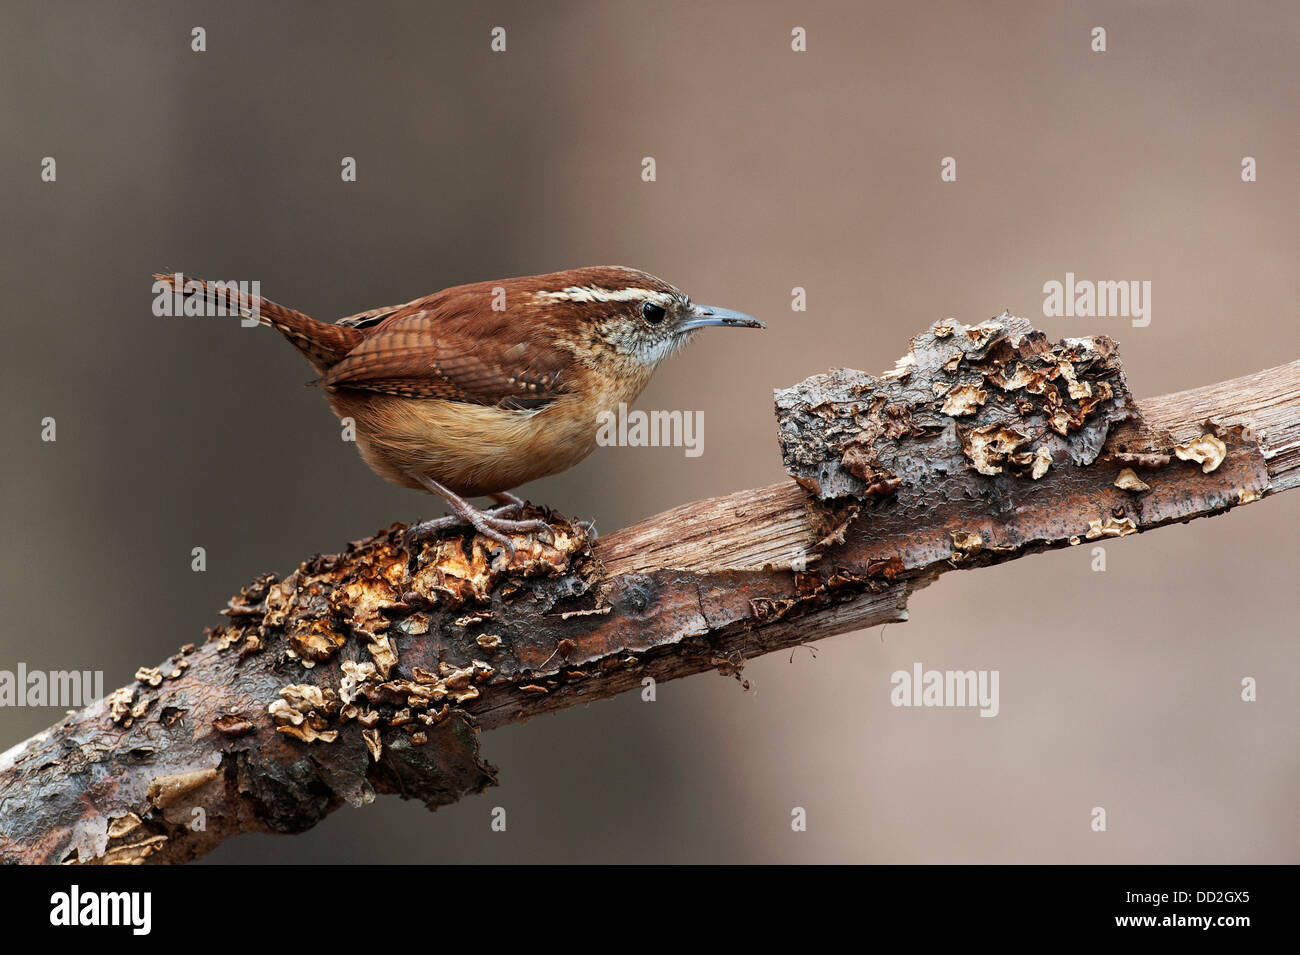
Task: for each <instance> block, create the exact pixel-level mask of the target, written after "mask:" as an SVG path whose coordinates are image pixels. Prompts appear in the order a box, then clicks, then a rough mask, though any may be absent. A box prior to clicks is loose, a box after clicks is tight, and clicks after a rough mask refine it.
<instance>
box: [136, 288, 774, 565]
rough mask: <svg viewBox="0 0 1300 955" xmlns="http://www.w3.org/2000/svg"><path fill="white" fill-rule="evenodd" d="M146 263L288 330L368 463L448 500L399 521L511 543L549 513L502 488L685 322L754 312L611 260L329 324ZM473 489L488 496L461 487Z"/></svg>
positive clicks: (553, 461)
mask: <svg viewBox="0 0 1300 955" xmlns="http://www.w3.org/2000/svg"><path fill="white" fill-rule="evenodd" d="M155 278H156V279H157V280H158V281H160V282H162V283H164V284H165V285H169V286H172V287H173V288H175V286H176V285H180V286H181V288H180V291H181V292H182V294H183V295H186V296H189V295H201V296H203V297H205V298H206V299H207V300H208V301H209V302H210V303H214V304H218V305H221V306H222V307H224V308H226V309H228V310H229V313H230V314H241V315H245V316H249V317H257V318H258V319H259V321H260V322H261V324H263V325H270V326H271V327H272V328H275V329H276V330H277V331H279V332H280V334H281V335H283V336H284V337H285V338H286V339H288V341H289V343H290V344H292V345H293V346H294V347H295V348H297V349H298V351H299V352H301V353H302V355H303V356H304V357H305V358H306V359H307V360H308V361H309V362H311V364H312V366H313V367H314V368H315V369H316V371H317V372H319V373H320V376H321V377H320V378H319V379H318V380H317V381H316V382H314V383H315V384H319V385H320V386H321V387H323V388H324V390H325V397H326V398H327V399H328V400H329V403H330V406H331V407H332V408H333V409H334V412H335V414H337V415H338V416H339V417H340V418H352V419H353V420H354V421H355V422H356V436H357V444H358V446H359V447H360V450H361V456H362V457H363V458H364V459H365V461H366V463H367V464H369V465H370V467H371V468H373V469H374V471H375V472H376V473H378V474H379V475H380V476H382V477H384V478H387V479H388V480H389V481H392V482H393V483H395V484H400V485H402V486H403V487H409V488H415V489H417V490H425V491H430V492H432V493H434V494H437V495H439V496H440V497H442V498H443V499H444V500H446V502H447V504H448V505H449V506H450V508H451V510H452V512H453V514H452V516H449V517H445V518H440V519H438V520H433V521H426V522H425V523H423V524H419V525H416V526H415V527H413V528H412V529H411V531H410V533H411V534H412V535H414V536H416V537H418V536H423V535H426V534H429V533H432V532H434V531H437V530H440V529H442V528H444V527H447V526H450V525H454V524H457V523H460V522H461V521H464V522H468V523H469V524H471V525H473V526H474V528H475V529H476V530H477V531H478V532H479V533H481V534H483V535H484V536H485V537H488V538H490V539H492V540H495V541H497V542H498V543H500V544H502V545H503V546H504V547H505V548H506V550H507V551H509V552H510V553H511V554H513V553H514V545H513V542H512V540H511V539H510V538H509V537H508V536H507V535H508V534H511V533H524V534H527V533H535V532H548V531H549V528H548V527H547V525H546V523H545V522H543V521H539V520H512V519H510V515H511V514H515V513H518V512H519V511H520V510H521V509H522V507H523V501H521V500H520V499H519V498H518V497H515V496H514V495H513V494H509V493H508V491H509V489H510V488H513V487H517V486H518V485H520V484H524V483H526V482H528V481H532V480H534V479H536V478H540V477H545V476H546V475H548V474H556V473H558V472H560V471H564V470H566V469H568V468H570V467H572V466H573V465H575V464H577V463H578V462H579V461H581V460H582V459H583V458H585V457H586V456H587V455H588V454H590V453H591V452H592V450H593V449H594V448H595V446H596V433H597V430H598V424H599V416H600V414H601V412H614V411H615V409H617V407H618V405H619V403H620V402H625V403H628V404H630V403H631V402H632V401H634V400H635V399H636V397H637V396H638V395H640V394H641V391H642V390H643V389H644V388H645V386H646V385H647V384H648V383H649V381H650V377H651V376H652V375H653V374H654V371H655V369H656V368H657V367H659V363H660V362H662V361H663V360H664V359H666V358H668V356H670V355H672V354H673V353H675V352H676V351H677V350H678V349H680V348H681V347H682V346H684V345H685V344H686V343H687V342H689V341H690V340H691V338H692V337H693V336H694V334H695V332H696V331H697V330H698V329H701V328H704V327H707V326H712V325H719V326H723V327H747V328H762V327H763V323H762V322H759V321H758V320H757V319H754V318H751V317H750V316H748V315H744V314H742V313H740V312H733V311H729V310H728V309H723V308H712V307H709V306H705V305H695V304H692V302H691V300H690V299H689V298H688V297H687V296H686V294H685V293H683V292H682V291H681V290H679V289H677V288H674V287H673V286H671V285H669V284H668V283H667V282H665V281H663V280H662V279H657V278H655V277H654V276H653V275H648V274H646V273H645V272H640V271H637V270H636V269H629V268H623V267H621V266H598V267H595V268H584V269H570V270H568V271H565V272H552V273H549V274H547V275H530V276H525V277H523V278H513V279H502V280H500V281H496V282H479V283H476V284H473V285H458V286H455V287H454V288H448V289H443V290H442V291H441V292H434V293H433V294H432V295H426V296H425V297H424V298H418V299H416V300H415V301H413V302H407V303H406V304H405V305H395V306H392V307H390V308H376V309H371V310H370V311H368V312H361V313H360V314H357V315H351V316H348V317H347V318H341V319H339V320H338V321H337V322H335V323H334V324H327V323H325V322H319V321H317V320H315V319H314V318H310V317H308V316H307V315H304V314H303V313H302V312H298V311H294V310H293V309H291V308H285V307H284V306H282V305H276V304H275V303H274V302H269V301H266V300H265V299H260V298H258V299H254V298H252V297H249V296H246V295H241V294H240V293H238V292H237V291H236V290H235V289H233V288H231V287H230V286H228V285H225V284H224V283H210V282H203V281H200V280H196V279H191V278H188V277H184V276H175V277H173V276H167V275H157V276H155ZM479 495H485V496H488V497H490V498H492V499H493V501H494V502H496V504H497V505H498V506H496V507H494V508H492V509H490V510H480V509H479V508H476V507H474V506H473V505H471V504H470V503H469V502H468V501H466V500H465V498H467V497H475V496H479Z"/></svg>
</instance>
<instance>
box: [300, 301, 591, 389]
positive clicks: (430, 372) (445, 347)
mask: <svg viewBox="0 0 1300 955" xmlns="http://www.w3.org/2000/svg"><path fill="white" fill-rule="evenodd" d="M412 304H413V305H414V304H415V303H412ZM440 311H441V312H442V316H441V317H439V318H435V317H434V315H435V313H434V312H433V311H430V310H428V309H420V310H418V311H414V312H411V313H408V314H400V313H397V314H390V315H389V316H388V317H386V318H384V319H382V320H381V321H380V324H379V325H378V326H375V327H373V330H372V331H371V332H370V334H369V335H368V336H367V337H366V338H365V340H364V341H362V342H361V343H360V344H359V345H357V346H356V348H354V349H353V350H352V351H350V352H348V354H347V356H346V357H344V358H343V359H342V360H341V361H339V362H338V364H336V365H334V366H333V367H332V368H330V369H329V371H328V372H327V373H326V374H325V376H324V377H323V378H322V379H321V383H322V384H324V385H325V386H327V387H330V388H355V389H359V390H362V391H377V392H383V393H385V394H391V395H401V396H404V397H410V398H442V399H445V400H447V401H464V402H468V403H471V404H480V405H493V406H498V407H503V408H517V409H528V408H540V407H543V406H544V405H547V404H549V403H550V402H552V401H554V400H555V399H556V398H557V397H558V396H559V395H561V394H563V393H564V391H565V385H566V379H567V375H566V374H565V371H566V369H567V367H568V366H569V364H570V362H571V361H572V357H571V355H569V354H568V353H566V352H562V351H559V350H557V349H555V348H554V347H552V346H549V345H547V344H546V342H545V341H544V336H540V335H539V334H538V331H539V330H538V329H536V328H526V327H518V326H517V325H513V324H511V323H510V322H508V321H507V320H506V319H505V318H504V317H503V316H494V315H489V316H487V317H478V316H475V315H473V314H466V313H459V314H458V313H456V312H452V313H451V314H447V313H446V312H445V311H444V310H440ZM362 327H364V326H362Z"/></svg>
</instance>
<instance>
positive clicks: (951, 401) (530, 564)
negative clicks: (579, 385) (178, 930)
mask: <svg viewBox="0 0 1300 955" xmlns="http://www.w3.org/2000/svg"><path fill="white" fill-rule="evenodd" d="M1066 366H1068V367H1066ZM778 418H779V422H780V428H781V437H782V447H783V454H784V456H785V458H786V463H787V467H788V469H789V470H790V471H791V473H792V474H793V475H794V476H795V477H796V479H797V480H791V481H786V482H782V483H780V484H776V485H772V486H769V487H765V488H758V489H754V490H749V491H741V492H737V493H734V494H729V495H726V496H723V497H718V498H713V499H710V500H705V501H697V502H695V503H693V504H688V505H684V506H682V507H678V508H674V509H673V510H670V511H667V512H665V513H663V514H660V515H658V516H656V517H654V518H651V519H649V520H647V521H643V522H641V523H639V524H636V525H633V526H632V527H628V528H625V529H623V530H621V531H618V532H616V533H614V534H612V535H610V536H608V537H606V538H603V539H601V540H600V541H597V542H595V543H594V544H593V543H592V542H591V541H589V540H588V539H587V538H586V536H585V535H584V533H583V531H582V530H581V529H580V528H577V527H575V526H573V525H571V524H569V523H568V522H567V521H565V520H564V519H563V518H560V517H558V516H556V515H554V514H550V513H549V512H546V511H544V510H540V509H533V513H536V514H537V515H538V516H543V517H545V518H546V519H547V520H548V521H549V522H550V523H551V525H552V526H553V528H554V530H555V540H554V541H553V542H551V543H541V542H537V541H524V540H523V539H519V542H518V543H519V547H518V550H517V553H516V556H515V559H514V560H513V561H511V562H509V563H508V564H507V562H506V561H505V558H504V555H503V554H501V553H500V552H499V551H498V550H497V549H496V548H495V545H491V542H489V541H485V540H483V539H482V538H478V537H474V536H472V535H471V534H470V533H469V532H468V531H467V532H465V533H463V534H460V535H457V536H453V537H450V538H447V539H442V540H437V541H431V542H427V543H424V544H422V545H420V547H419V548H418V550H417V551H415V552H412V551H410V550H409V549H408V548H407V546H406V544H405V541H404V538H403V535H402V530H403V528H401V527H400V526H394V527H393V528H389V529H388V530H386V531H383V532H381V533H380V534H377V535H375V536H374V537H372V538H368V539H366V540H363V541H359V542H356V543H354V544H352V545H350V546H349V547H348V549H347V550H345V551H344V552H343V553H341V554H338V555H335V556H330V557H314V558H312V559H311V560H308V561H306V562H305V563H304V564H303V565H302V566H301V567H299V568H298V570H296V571H295V572H294V573H293V574H291V575H289V576H288V577H287V578H285V579H284V580H279V579H277V578H275V577H273V576H271V575H267V576H264V577H262V578H259V579H258V580H257V581H255V582H254V583H253V584H251V585H250V586H249V587H248V588H245V590H244V591H243V593H242V594H241V595H240V596H239V597H237V598H235V599H234V600H232V602H231V606H230V608H229V609H228V610H227V615H228V616H229V618H230V619H229V621H228V622H227V623H226V624H225V625H224V626H222V627H220V628H218V629H217V630H215V631H213V632H212V634H211V635H210V637H209V639H208V640H207V641H206V642H205V643H203V644H202V645H201V646H199V647H193V648H187V649H186V650H184V651H182V652H181V653H179V654H177V655H175V656H174V657H172V658H171V659H169V660H168V661H167V662H166V663H164V664H163V665H162V666H161V667H159V668H156V669H142V670H141V671H140V673H139V674H138V679H137V682H136V683H135V684H133V685H132V686H130V687H126V688H123V689H122V690H119V691H118V692H116V693H114V694H113V695H111V696H110V697H109V698H108V699H106V700H104V701H100V702H99V703H96V704H94V705H92V706H90V707H87V708H86V709H84V710H82V711H81V712H79V713H76V714H74V715H72V716H70V717H68V718H66V719H64V720H63V721H61V722H60V723H59V724H57V725H55V726H54V727H51V728H50V729H49V730H46V731H45V732H43V733H41V734H39V735H37V736H36V737H33V738H32V739H30V740H27V741H26V742H24V743H21V744H19V745H18V746H15V747H14V748H13V749H11V750H9V752H7V753H5V754H4V755H3V756H0V858H2V859H4V860H6V861H21V862H37V861H42V862H62V861H65V860H71V861H81V862H137V861H142V860H145V859H148V860H149V861H185V860H187V859H191V858H194V857H196V856H198V855H201V854H202V853H204V852H206V851H208V850H209V849H210V848H211V847H212V846H214V845H216V844H217V843H219V842H220V841H222V840H223V839H225V838H227V837H229V836H231V835H234V834H236V833H239V832H245V831H273V832H295V831H301V830H303V829H305V828H308V827H310V826H311V825H314V824H315V823H316V822H317V821H319V820H320V819H321V818H322V817H323V816H324V815H325V814H327V813H328V812H330V811H332V810H333V809H335V808H337V807H338V806H340V805H342V804H344V803H351V804H361V803H364V802H367V801H369V800H371V799H373V798H374V796H375V795H376V794H378V793H398V794H400V795H402V796H404V797H406V798H418V799H421V800H423V801H424V802H426V803H427V804H428V805H429V806H430V807H436V806H438V805H443V804H446V803H448V802H451V801H453V800H455V799H457V798H459V797H460V796H462V795H465V794H467V793H473V792H478V791H480V790H481V789H482V788H483V787H485V786H487V785H490V784H491V783H492V782H493V781H494V779H495V771H494V770H493V769H492V767H491V766H489V765H487V764H486V763H484V762H483V761H482V759H481V758H480V756H479V754H478V741H477V731H478V729H490V728H492V727H495V726H500V725H503V724H505V723H509V722H514V721H519V720H524V719H528V718H531V717H533V716H536V715H538V714H541V713H546V712H550V711H552V710H557V709H561V708H563V707H566V706H571V705H574V704H575V703H581V702H586V701H589V700H593V699H599V698H603V697H608V696H611V695H614V694H616V693H619V692H622V691H624V690H627V689H630V688H633V687H637V686H639V685H640V684H641V683H642V681H644V680H646V679H655V680H665V679H672V678H674V677H679V676H685V675H688V674H691V673H698V672H701V671H704V670H709V669H713V670H719V671H721V672H723V673H727V674H732V675H735V676H736V677H737V678H738V679H741V678H742V677H741V670H742V667H743V665H744V661H745V660H747V659H750V658H752V657H754V656H757V655H759V654H762V653H766V652H769V651H772V650H777V649H782V648H786V647H789V646H793V645H795V644H798V643H801V642H805V641H808V640H814V639H818V638H820V637H823V636H828V635H830V634H835V633H842V632H845V631H849V630H855V629H863V628H866V627H869V626H872V625H875V624H879V623H882V622H889V621H900V620H904V619H906V605H907V599H908V596H909V595H910V594H911V593H912V591H914V590H915V589H917V588H918V587H922V586H925V585H926V584H928V583H930V582H931V581H933V580H934V579H935V578H936V577H937V576H938V575H939V574H941V573H944V572H946V571H949V570H953V569H957V568H965V567H974V566H980V565H982V564H987V563H994V562H1000V561H1004V560H1010V559H1013V558H1016V557H1020V556H1024V555H1026V554H1030V553H1034V552H1036V551H1040V550H1043V549H1045V548H1051V547H1065V546H1070V545H1071V544H1073V543H1079V542H1082V541H1084V540H1089V539H1097V538H1102V537H1112V536H1124V535H1127V534H1130V533H1137V532H1142V531H1146V530H1150V529H1153V528H1156V527H1160V526H1163V525H1166V524H1170V523H1173V522H1178V521H1186V520H1189V519H1191V518H1193V517H1200V516H1209V515H1212V514H1217V513H1221V512H1223V511H1225V510H1228V509H1230V508H1232V507H1234V506H1237V505H1239V504H1243V503H1249V502H1251V501H1255V500H1258V499H1260V498H1261V497H1264V496H1266V495H1268V494H1270V493H1276V492H1277V491H1279V490H1284V489H1287V488H1290V487H1294V486H1295V485H1296V484H1297V483H1300V477H1297V473H1298V472H1300V362H1295V363H1292V364H1290V365H1286V366H1282V367H1280V368H1274V369H1270V370H1268V371H1265V372H1260V373H1259V374H1256V375H1251V376H1248V377H1246V378H1240V379H1236V380H1233V381H1226V382H1222V383H1220V384H1218V385H1213V386H1209V387H1205V388H1198V389H1194V390H1191V391H1186V392H1181V393H1178V394H1173V395H1166V396H1163V397H1160V398H1153V399H1148V400H1144V401H1140V402H1134V401H1133V399H1132V397H1131V396H1130V394H1129V392H1128V389H1127V386H1126V384H1125V382H1124V378H1123V374H1122V370H1121V369H1120V366H1119V362H1118V355H1117V353H1116V351H1115V348H1114V345H1113V343H1110V342H1109V341H1108V340H1105V339H1100V338H1099V339H1096V340H1071V341H1069V342H1066V343H1058V344H1055V345H1053V344H1052V343H1049V342H1048V341H1047V340H1046V339H1045V338H1044V337H1043V336H1041V335H1039V334H1037V333H1033V332H1032V331H1031V330H1030V329H1029V328H1028V326H1027V324H1025V323H1023V322H1022V321H1020V320H1016V319H1010V318H1009V317H1004V318H1003V319H1001V320H997V321H995V322H993V323H985V324H983V325H981V326H975V327H974V328H966V327H965V326H961V325H957V324H954V323H940V324H937V325H936V326H934V327H933V328H931V329H930V330H929V331H927V332H926V333H924V334H923V335H921V336H918V338H917V339H916V340H915V341H914V343H913V349H912V352H911V353H910V354H909V356H908V357H907V358H905V359H904V360H903V361H902V362H900V365H899V368H898V369H896V370H895V371H894V372H891V373H887V374H886V375H885V376H883V377H882V378H879V379H877V378H872V377H871V376H868V375H864V374H862V373H860V372H836V373H832V374H830V375H827V376H817V377H816V378H813V379H809V380H808V381H807V382H804V383H802V384H801V385H799V386H797V387H796V388H794V389H790V390H788V391H786V392H781V393H779V394H778ZM1180 455H1181V456H1180ZM1117 481H1118V486H1117V483H1116V482H1117ZM489 548H491V549H489ZM200 818H201V819H202V823H203V825H202V828H197V827H196V826H195V820H196V819H200Z"/></svg>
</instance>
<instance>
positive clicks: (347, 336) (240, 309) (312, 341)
mask: <svg viewBox="0 0 1300 955" xmlns="http://www.w3.org/2000/svg"><path fill="white" fill-rule="evenodd" d="M154 279H155V280H156V281H157V282H160V283H162V284H163V286H164V287H165V288H166V289H170V290H172V291H173V292H175V290H176V288H177V287H178V286H179V287H180V291H181V295H182V297H183V298H184V299H186V300H188V299H191V298H193V297H195V296H201V297H202V298H203V299H204V301H205V302H206V303H207V304H208V305H209V306H211V307H213V308H214V309H219V310H220V311H218V312H217V314H225V315H239V316H241V317H243V318H256V319H257V320H258V323H259V324H262V325H269V326H271V327H272V328H274V329H275V330H276V331H278V332H279V333H280V334H281V335H283V336H284V337H285V339H287V340H288V342H289V344H291V345H293V347H294V348H296V349H298V351H299V352H300V353H301V354H302V355H303V357H304V358H306V359H307V360H308V361H309V362H311V364H312V367H313V368H315V369H316V370H317V371H318V372H320V373H321V374H324V373H325V372H326V371H328V370H329V368H330V367H331V366H332V365H334V364H335V363H336V362H338V361H339V360H340V359H341V358H343V356H344V355H346V354H347V353H348V352H350V351H351V350H352V349H353V348H355V347H356V346H357V345H358V344H360V342H361V339H362V338H363V337H364V333H362V332H361V331H359V330H358V329H355V328H349V327H347V326H344V325H330V324H328V323H326V322H318V321H317V320H316V319H314V318H312V317H311V316H310V315H306V314H304V313H302V312H299V311H297V310H295V309H292V308H287V307H285V306H284V305H278V304H276V303H275V302H272V301H269V300H267V299H264V298H262V297H261V296H260V295H249V294H247V292H245V291H243V290H242V289H241V288H240V287H239V284H238V283H235V282H209V281H204V280H203V279H196V278H193V277H192V276H186V275H182V274H181V273H179V272H178V273H175V274H173V275H161V274H159V275H155V276H154Z"/></svg>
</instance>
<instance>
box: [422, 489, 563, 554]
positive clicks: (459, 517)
mask: <svg viewBox="0 0 1300 955" xmlns="http://www.w3.org/2000/svg"><path fill="white" fill-rule="evenodd" d="M522 507H523V504H522V502H521V503H519V504H503V505H501V506H500V507H494V508H492V509H490V510H486V511H481V510H479V509H478V508H476V507H472V506H469V505H466V507H465V509H464V510H460V509H458V510H457V513H455V514H448V515H447V516H446V517H437V518H434V519H433V520H431V521H421V522H420V523H418V524H412V525H411V526H410V527H408V528H407V529H406V542H407V545H408V546H411V545H414V544H417V543H419V542H420V541H422V540H424V539H426V538H429V537H435V536H437V535H439V534H441V533H442V532H444V531H448V530H451V529H452V528H453V527H460V526H462V525H464V524H468V525H470V526H471V527H473V528H474V530H476V531H478V532H479V533H480V534H482V535H483V536H484V537H486V538H488V540H492V541H496V542H497V543H498V544H500V545H501V546H502V547H504V548H505V550H506V553H507V554H509V555H510V558H511V559H512V560H513V559H514V556H515V542H514V540H513V539H512V538H511V537H509V536H508V535H510V534H534V535H536V537H537V539H538V540H540V541H542V542H543V543H546V544H553V543H555V534H554V532H552V530H551V526H550V525H549V524H547V523H546V522H545V521H542V520H535V519H532V520H512V519H510V516H509V515H511V514H517V513H519V511H520V510H521V509H522Z"/></svg>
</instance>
